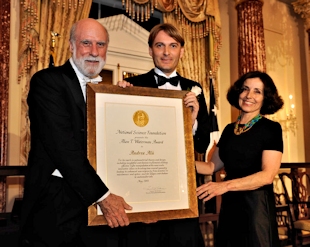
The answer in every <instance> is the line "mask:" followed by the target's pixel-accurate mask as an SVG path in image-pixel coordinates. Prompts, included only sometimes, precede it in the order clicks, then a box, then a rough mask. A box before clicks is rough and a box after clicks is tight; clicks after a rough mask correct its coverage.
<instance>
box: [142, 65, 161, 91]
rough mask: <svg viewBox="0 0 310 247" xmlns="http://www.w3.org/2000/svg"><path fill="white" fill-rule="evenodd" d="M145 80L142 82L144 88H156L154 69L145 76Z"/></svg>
mask: <svg viewBox="0 0 310 247" xmlns="http://www.w3.org/2000/svg"><path fill="white" fill-rule="evenodd" d="M145 76H146V80H145V82H143V84H145V86H147V87H153V88H158V86H157V83H156V80H155V74H154V69H151V70H150V71H149V72H147V73H146V74H145Z"/></svg>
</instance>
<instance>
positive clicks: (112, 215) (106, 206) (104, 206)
mask: <svg viewBox="0 0 310 247" xmlns="http://www.w3.org/2000/svg"><path fill="white" fill-rule="evenodd" d="M98 205H99V206H100V208H101V211H102V213H103V215H104V217H105V218H106V220H107V223H108V225H109V226H110V227H111V228H114V227H118V226H128V225H129V219H128V216H127V214H126V212H125V209H127V210H131V209H132V207H131V206H130V205H128V204H127V203H126V202H125V200H124V199H123V197H120V196H117V195H114V194H112V193H111V194H110V195H108V197H107V198H105V199H104V200H102V201H100V202H98Z"/></svg>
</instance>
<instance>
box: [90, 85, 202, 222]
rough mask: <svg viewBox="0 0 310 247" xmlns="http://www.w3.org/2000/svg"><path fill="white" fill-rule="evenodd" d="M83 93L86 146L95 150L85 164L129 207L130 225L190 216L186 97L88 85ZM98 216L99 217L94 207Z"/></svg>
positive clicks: (150, 91)
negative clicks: (86, 134)
mask: <svg viewBox="0 0 310 247" xmlns="http://www.w3.org/2000/svg"><path fill="white" fill-rule="evenodd" d="M97 86H101V87H100V89H99V88H96V87H97ZM90 88H92V89H93V90H91V89H90ZM96 89H97V90H96ZM88 91H93V94H92V95H91V92H88V97H92V98H91V100H90V102H88V106H87V107H88V113H87V114H88V122H89V126H88V136H89V144H90V145H89V146H93V145H94V146H95V149H94V151H92V152H88V153H89V155H90V156H92V157H90V161H91V160H92V162H91V163H92V165H93V166H94V167H95V168H96V171H97V173H98V175H99V176H100V177H101V179H102V180H103V182H104V183H105V184H106V185H107V187H108V188H109V189H110V191H111V192H112V193H113V194H116V195H119V196H122V197H123V198H124V200H125V201H126V202H127V203H128V204H129V205H131V206H132V207H133V209H132V210H130V211H128V212H127V213H128V215H129V218H132V220H131V222H133V221H143V219H150V218H151V219H153V220H159V219H168V218H179V216H180V215H179V214H177V215H174V213H175V212H178V211H180V212H182V210H185V211H188V210H190V211H192V210H191V209H190V208H191V206H192V204H193V202H192V195H191V193H194V194H195V190H193V188H194V189H195V187H193V186H192V185H193V183H195V181H189V174H191V176H190V178H193V175H192V174H193V171H192V170H193V169H194V165H195V164H194V162H192V161H193V155H192V156H191V155H189V154H190V153H194V151H193V144H192V141H191V142H190V141H189V140H188V139H190V140H192V134H191V128H188V127H191V124H190V123H187V124H186V125H185V124H184V122H185V120H186V118H185V112H184V109H186V108H184V103H183V96H184V94H185V93H186V92H184V91H183V92H182V91H175V92H171V91H170V93H171V94H172V95H173V97H167V95H164V96H160V95H162V93H163V92H162V91H166V92H167V91H168V90H160V89H147V88H139V87H133V88H126V89H123V88H119V87H118V86H111V85H109V86H107V85H91V87H90V86H89V87H88ZM120 92H121V93H120ZM133 92H135V94H133ZM146 92H148V93H146ZM155 92H156V93H155ZM166 92H165V93H166ZM176 92H177V93H178V96H177V97H175V93H176ZM154 93H155V94H154ZM153 94H154V95H153ZM89 95H90V96H89ZM90 104H92V106H90ZM186 110H189V109H186ZM186 113H187V115H188V112H186ZM92 114H94V115H92ZM187 121H190V119H187ZM188 125H189V126H188ZM92 128H95V129H92ZM186 129H187V131H186ZM188 129H189V131H188ZM188 132H190V133H188ZM93 133H95V136H94V135H93ZM188 136H189V137H188ZM90 142H91V143H90ZM188 155H189V156H190V157H188ZM93 156H95V157H93ZM94 162H95V164H93V163H94ZM188 163H191V164H190V166H192V169H189V164H188ZM194 201H195V200H194ZM194 204H195V203H194ZM180 212H179V213H180ZM143 213H144V214H143ZM169 213H170V214H171V215H170V217H167V215H169ZM183 213H184V212H183ZM197 214H198V213H197ZM131 215H134V217H130V216H131ZM191 215H193V216H192V217H197V215H195V213H194V214H191ZM97 216H98V217H99V218H101V217H103V215H102V213H101V210H100V208H99V207H97V209H96V216H95V218H96V217H97ZM100 216H101V217H100ZM137 216H139V217H138V219H137ZM183 217H191V216H188V215H187V216H183ZM103 218H104V217H103ZM181 218H182V213H181Z"/></svg>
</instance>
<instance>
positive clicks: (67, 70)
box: [61, 60, 86, 117]
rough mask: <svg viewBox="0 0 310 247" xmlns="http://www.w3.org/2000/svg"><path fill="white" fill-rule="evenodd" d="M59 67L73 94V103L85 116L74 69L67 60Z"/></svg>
mask: <svg viewBox="0 0 310 247" xmlns="http://www.w3.org/2000/svg"><path fill="white" fill-rule="evenodd" d="M61 67H62V76H63V78H64V82H65V83H66V84H67V85H68V88H69V90H70V91H71V93H72V95H73V98H74V101H75V103H76V104H77V106H78V107H79V108H80V109H81V111H82V112H83V115H84V117H86V104H85V101H84V97H83V93H82V90H81V86H80V82H79V80H78V78H77V76H76V74H75V72H74V69H73V68H72V66H71V64H70V62H69V60H67V62H66V63H65V64H64V65H63V66H61Z"/></svg>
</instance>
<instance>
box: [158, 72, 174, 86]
mask: <svg viewBox="0 0 310 247" xmlns="http://www.w3.org/2000/svg"><path fill="white" fill-rule="evenodd" d="M155 76H157V85H158V86H162V85H164V84H166V83H167V82H169V83H170V84H171V85H173V86H175V87H176V86H177V85H178V83H179V80H180V77H179V76H174V77H171V78H166V77H164V76H161V75H157V74H156V73H155Z"/></svg>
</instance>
